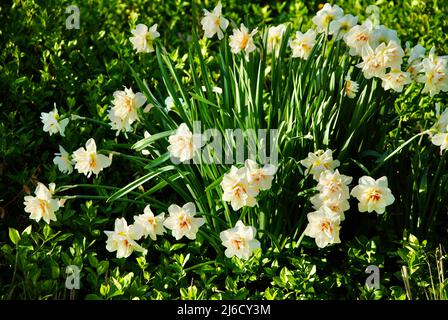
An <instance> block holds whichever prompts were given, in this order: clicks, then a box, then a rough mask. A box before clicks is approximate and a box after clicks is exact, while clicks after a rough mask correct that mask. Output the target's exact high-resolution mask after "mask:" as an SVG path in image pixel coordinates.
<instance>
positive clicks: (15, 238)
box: [9, 228, 20, 245]
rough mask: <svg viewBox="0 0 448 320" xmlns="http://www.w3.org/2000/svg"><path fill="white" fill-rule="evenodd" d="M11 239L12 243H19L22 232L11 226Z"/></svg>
mask: <svg viewBox="0 0 448 320" xmlns="http://www.w3.org/2000/svg"><path fill="white" fill-rule="evenodd" d="M9 239H11V241H12V243H14V244H15V245H17V244H18V243H19V241H20V234H19V232H18V231H17V230H16V229H14V228H9Z"/></svg>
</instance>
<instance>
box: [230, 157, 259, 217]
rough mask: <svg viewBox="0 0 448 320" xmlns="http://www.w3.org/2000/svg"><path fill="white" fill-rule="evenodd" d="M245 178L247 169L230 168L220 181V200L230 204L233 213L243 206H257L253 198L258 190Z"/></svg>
mask: <svg viewBox="0 0 448 320" xmlns="http://www.w3.org/2000/svg"><path fill="white" fill-rule="evenodd" d="M247 177H248V169H247V168H246V167H243V168H240V169H238V168H237V167H235V166H232V168H231V169H230V171H229V172H228V173H226V174H225V175H224V178H223V179H222V181H221V187H222V189H223V195H222V200H223V201H227V202H230V204H231V206H232V209H233V210H235V211H237V210H239V209H241V208H242V207H244V206H248V207H253V206H255V205H256V204H257V200H256V199H255V197H256V196H257V194H258V190H257V189H256V187H255V185H253V184H252V183H249V181H248V179H247ZM265 182H266V181H265ZM264 186H266V185H264Z"/></svg>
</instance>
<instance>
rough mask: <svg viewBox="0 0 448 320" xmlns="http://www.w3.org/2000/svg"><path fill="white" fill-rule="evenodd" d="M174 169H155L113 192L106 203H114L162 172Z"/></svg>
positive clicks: (171, 167) (173, 168)
mask: <svg viewBox="0 0 448 320" xmlns="http://www.w3.org/2000/svg"><path fill="white" fill-rule="evenodd" d="M175 169H176V167H174V166H166V167H163V168H160V169H157V170H155V171H153V172H150V173H148V174H147V175H144V176H143V177H140V178H138V179H137V180H135V181H134V182H131V183H130V184H128V185H127V186H125V187H124V188H121V189H120V190H118V191H117V192H115V193H114V194H113V195H111V196H110V197H109V198H108V199H107V202H112V201H115V200H117V199H119V198H121V197H123V196H124V195H126V194H128V193H129V192H131V191H132V190H134V189H135V188H138V187H139V186H141V185H142V184H144V183H146V182H148V181H149V180H151V179H153V178H155V177H157V176H158V175H159V174H161V173H163V172H166V171H170V170H175Z"/></svg>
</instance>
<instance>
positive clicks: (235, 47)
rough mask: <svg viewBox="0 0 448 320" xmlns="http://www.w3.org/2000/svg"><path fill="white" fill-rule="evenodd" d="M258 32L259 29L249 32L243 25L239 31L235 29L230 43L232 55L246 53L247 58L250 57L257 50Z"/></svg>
mask: <svg viewBox="0 0 448 320" xmlns="http://www.w3.org/2000/svg"><path fill="white" fill-rule="evenodd" d="M257 32H258V29H257V28H255V29H254V30H252V31H251V32H249V30H248V29H247V28H246V27H245V26H244V24H241V26H240V28H239V29H234V30H233V35H231V36H230V42H229V45H230V48H231V51H232V53H234V54H237V53H239V52H244V53H246V56H248V55H249V53H251V52H252V51H254V50H255V49H256V47H255V44H254V35H255V34H256V33H257Z"/></svg>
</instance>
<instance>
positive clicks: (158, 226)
mask: <svg viewBox="0 0 448 320" xmlns="http://www.w3.org/2000/svg"><path fill="white" fill-rule="evenodd" d="M168 212H169V216H168V217H167V218H165V213H161V214H159V215H157V216H154V213H153V212H152V210H151V208H150V207H149V206H146V207H145V209H144V211H143V214H141V215H138V216H134V223H133V224H131V225H129V226H128V223H127V222H126V219H125V218H119V219H116V220H115V228H114V230H113V231H104V233H105V234H106V235H107V242H106V249H107V250H108V251H109V252H115V251H116V252H117V258H127V257H129V256H130V255H131V254H132V252H134V251H137V252H143V253H144V254H146V251H147V250H146V249H144V248H143V247H142V246H141V245H139V244H138V243H137V241H139V240H140V239H142V238H143V239H146V238H147V237H148V236H149V237H150V238H151V239H152V240H153V241H156V240H157V236H158V235H159V236H160V235H163V234H164V233H165V232H166V230H165V228H167V229H169V230H171V233H172V235H173V237H175V238H176V240H180V239H182V238H183V237H184V236H185V237H187V238H188V239H190V240H194V239H196V234H197V232H198V230H199V228H200V227H201V226H202V225H203V224H204V223H205V219H204V218H196V217H195V214H196V206H195V205H194V203H193V202H189V203H187V204H185V205H184V206H183V207H179V206H178V205H175V204H173V205H171V206H169V207H168Z"/></svg>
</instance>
